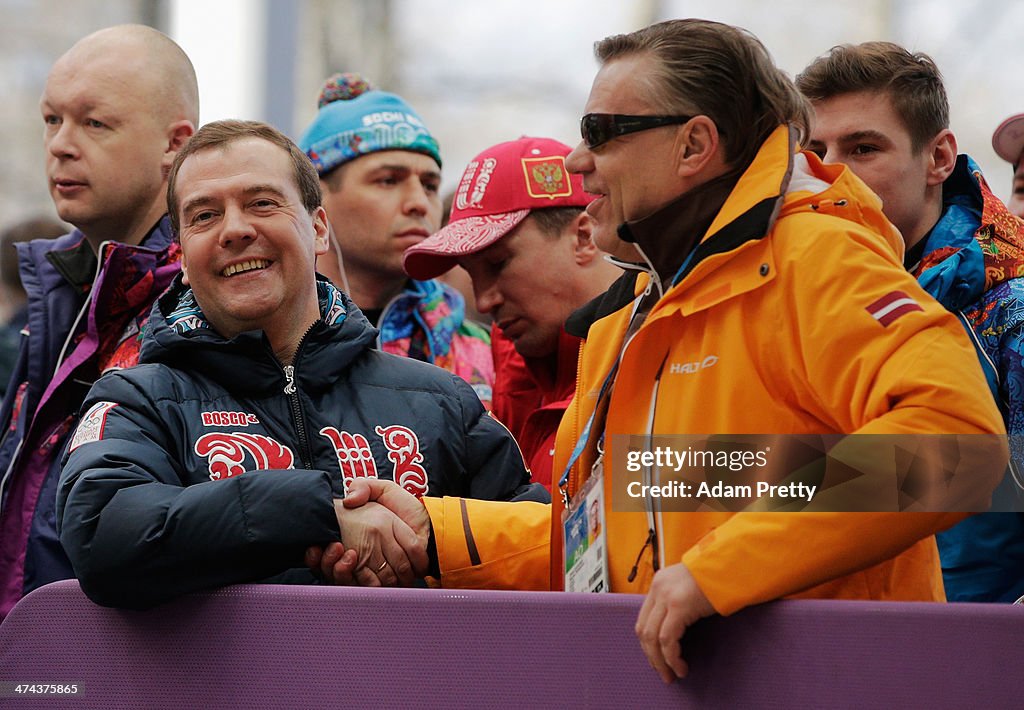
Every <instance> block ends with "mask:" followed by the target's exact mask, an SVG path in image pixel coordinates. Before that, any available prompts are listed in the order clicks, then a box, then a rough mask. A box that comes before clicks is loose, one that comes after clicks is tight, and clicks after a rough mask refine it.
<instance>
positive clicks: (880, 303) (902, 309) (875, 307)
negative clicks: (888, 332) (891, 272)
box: [865, 291, 924, 328]
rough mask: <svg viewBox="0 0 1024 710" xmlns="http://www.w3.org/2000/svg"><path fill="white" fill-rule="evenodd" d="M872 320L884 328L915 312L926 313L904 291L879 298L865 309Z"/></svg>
mask: <svg viewBox="0 0 1024 710" xmlns="http://www.w3.org/2000/svg"><path fill="white" fill-rule="evenodd" d="M865 310H866V311H867V312H868V313H869V314H870V315H871V317H872V318H874V319H875V320H876V321H878V322H879V323H881V324H882V327H883V328H888V327H889V325H890V324H891V323H892V322H893V321H895V320H896V319H897V318H900V317H901V316H905V315H906V314H908V313H913V312H914V311H921V312H924V309H923V308H921V304H919V303H918V302H917V301H915V300H914V299H913V298H911V297H910V296H908V295H907V294H905V293H904V292H903V291H892V292H890V293H887V294H886V295H884V296H882V297H881V298H879V299H878V300H877V301H875V302H874V303H872V304H871V305H870V306H868V307H867V308H866V309H865Z"/></svg>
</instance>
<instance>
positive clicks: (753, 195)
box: [310, 20, 1007, 682]
mask: <svg viewBox="0 0 1024 710" xmlns="http://www.w3.org/2000/svg"><path fill="white" fill-rule="evenodd" d="M596 54H597V57H598V59H599V61H600V63H601V68H600V70H599V72H598V74H597V77H596V78H595V80H594V84H593V87H592V89H591V92H590V97H589V99H588V101H587V106H586V109H585V111H586V115H585V116H584V117H583V120H582V122H581V132H582V136H583V142H582V143H581V144H580V145H579V146H577V148H576V149H575V150H574V151H573V152H572V154H571V155H570V156H569V157H568V159H567V161H566V164H567V167H568V168H569V170H570V171H572V172H576V173H580V174H581V175H582V176H583V184H584V188H585V189H586V190H587V191H588V192H591V193H594V194H596V195H597V199H596V200H594V202H592V203H591V204H590V206H589V207H588V209H587V213H588V214H589V215H590V216H591V217H592V218H593V219H594V222H595V228H594V232H593V234H594V239H595V242H596V243H597V245H598V246H599V247H601V248H602V249H603V250H604V251H606V252H609V253H612V254H615V255H619V256H621V257H622V258H624V259H632V260H636V259H637V255H639V257H640V259H641V260H642V268H643V270H644V271H645V272H646V274H644V275H641V278H640V279H639V281H638V284H637V289H636V293H635V294H629V297H628V298H626V299H624V303H622V306H621V308H620V309H618V310H616V311H615V312H613V313H611V314H610V315H608V316H606V317H603V318H600V319H598V320H596V321H595V322H594V323H593V324H592V325H591V326H590V329H589V332H588V335H587V340H586V342H585V343H584V345H583V348H582V352H581V357H580V366H579V378H578V383H577V387H576V395H575V398H574V400H573V403H572V405H570V407H569V409H568V411H567V412H566V415H565V417H564V418H563V420H562V424H561V427H560V428H559V433H558V440H557V444H556V452H555V469H554V470H555V472H556V474H558V473H559V472H564V474H563V475H562V476H561V481H560V488H561V492H562V494H563V495H562V496H559V495H557V494H556V495H555V502H554V503H553V505H552V506H550V508H549V507H548V506H543V505H540V504H533V503H523V504H512V505H510V504H502V503H494V502H486V501H467V500H461V499H454V498H442V499H436V498H434V499H432V498H424V499H422V505H421V504H420V503H418V502H416V501H415V500H414V499H412V498H411V497H403V495H402V492H401V491H398V490H395V489H394V488H391V487H388V486H387V485H386V484H385V483H382V482H370V483H368V484H366V485H360V486H359V487H358V488H357V489H356V490H354V491H353V492H352V493H353V495H351V496H350V498H349V499H346V503H345V504H346V505H357V504H358V503H360V502H361V501H363V500H366V499H373V500H377V501H378V502H382V503H383V504H384V505H386V506H387V507H390V508H392V510H395V511H396V512H398V513H399V515H400V516H401V517H403V519H405V520H406V521H407V522H408V523H409V524H410V526H411V527H412V528H413V529H414V530H416V531H417V532H418V535H419V540H420V542H421V544H422V545H424V546H429V547H430V549H431V557H432V559H433V566H432V569H431V570H430V572H431V573H432V574H433V575H434V576H435V577H437V578H439V580H440V582H441V584H443V585H444V586H446V587H506V588H509V587H511V588H521V589H522V588H529V589H547V588H554V589H558V588H562V586H563V584H564V583H567V584H566V586H568V588H570V589H579V588H581V582H580V581H579V578H578V576H576V577H574V575H573V572H574V570H575V569H576V565H577V564H580V563H581V561H582V562H586V560H587V558H588V555H590V557H594V556H595V555H591V554H590V553H591V552H594V553H596V556H597V557H598V562H597V563H596V564H594V565H593V566H592V568H591V569H593V570H594V573H593V575H590V576H588V577H585V578H584V580H583V585H582V586H583V588H591V589H596V588H602V589H605V590H610V591H613V592H635V593H645V594H646V595H647V596H646V599H645V601H644V604H643V607H642V609H641V612H640V616H639V618H638V620H637V627H636V630H637V635H638V636H639V638H640V642H641V645H642V647H643V649H644V652H645V653H646V654H647V657H648V660H649V661H650V663H651V665H652V666H653V667H654V668H655V669H656V670H657V671H658V672H659V674H660V675H661V676H662V678H663V679H664V680H665V681H666V682H669V681H671V680H672V679H674V678H676V677H681V676H683V675H685V674H686V672H687V665H686V663H685V661H684V660H683V657H682V650H681V644H680V639H681V637H682V636H683V634H684V632H685V631H686V629H687V628H688V627H689V626H690V625H691V624H692V623H693V622H695V621H696V620H698V619H700V618H701V617H704V616H709V615H711V614H714V613H719V614H731V613H733V612H735V611H737V610H739V609H742V608H744V607H746V606H749V605H752V604H758V603H761V602H765V601H769V600H773V599H779V598H782V597H789V598H794V597H799V598H833V599H835V598H840V599H891V600H910V599H916V600H941V599H942V598H943V592H942V581H941V576H940V573H939V566H938V555H937V552H936V548H935V541H934V537H933V534H934V533H935V532H936V531H937V530H941V529H943V528H945V527H948V526H949V525H952V524H953V523H955V522H956V521H958V520H959V519H961V518H962V517H963V513H962V512H956V511H966V510H976V509H980V507H984V505H985V503H984V502H982V503H980V504H979V503H977V502H976V501H975V502H972V503H971V504H970V506H966V505H965V504H963V503H962V502H957V501H950V500H948V499H945V498H943V499H941V500H939V501H938V502H933V503H930V504H927V505H923V506H922V505H910V506H909V507H910V508H912V509H915V510H922V511H931V512H919V513H902V512H882V511H898V510H901V509H902V508H903V507H905V506H903V504H902V503H900V502H899V501H897V500H896V495H897V494H903V493H905V491H904V490H902V489H900V488H899V487H898V486H893V487H892V490H891V491H890V492H891V493H893V501H894V502H893V503H892V505H889V506H888V507H887V506H886V505H873V504H871V502H870V500H869V501H868V503H867V504H864V507H858V506H857V505H853V506H847V507H845V508H844V507H842V497H841V496H839V497H838V498H837V497H836V496H832V495H825V496H824V500H826V501H830V504H828V505H825V506H822V505H817V506H816V507H814V508H813V510H815V511H816V512H800V513H778V512H742V513H738V512H734V511H737V510H741V509H743V508H745V507H746V506H745V504H744V505H739V506H730V505H729V504H728V501H724V502H723V500H722V498H721V497H719V498H716V497H715V496H714V495H711V496H703V497H702V498H701V499H700V501H698V503H700V504H699V505H695V506H691V507H687V506H686V505H683V503H684V502H685V501H684V500H683V499H682V497H680V498H678V499H676V500H668V499H666V498H664V497H661V496H658V494H657V492H663V491H664V490H665V485H664V483H665V481H666V480H667V479H666V475H667V473H669V472H670V469H671V468H672V466H671V465H665V464H661V465H658V464H653V463H651V462H650V461H647V462H646V463H643V462H642V461H641V463H640V465H639V468H641V469H643V470H642V473H641V475H642V477H643V478H639V477H638V475H637V474H636V473H633V464H634V463H636V461H635V460H634V458H633V456H634V454H644V453H646V454H653V453H654V451H653V449H654V448H655V446H654V443H655V439H653V438H652V437H659V438H660V439H659V440H664V439H661V438H662V437H670V436H671V437H676V438H673V439H668V441H669V442H670V443H671V444H680V443H681V442H683V441H689V440H692V439H686V438H685V437H687V436H689V437H693V436H694V435H706V434H726V435H730V436H731V437H733V438H735V437H737V436H751V435H765V434H768V435H775V439H774V440H775V441H778V442H781V443H782V444H783V445H785V444H786V443H787V441H788V442H790V443H791V442H792V439H789V440H787V439H786V438H785V437H787V436H789V435H796V436H799V437H833V438H836V439H841V440H842V441H841V442H840V444H839V445H837V446H836V448H835V449H833V450H832V452H835V451H837V450H840V449H845V448H846V447H847V446H849V447H851V448H852V449H853V450H854V452H856V450H857V449H858V447H859V448H868V449H870V448H871V447H865V446H864V442H872V441H874V442H881V443H878V446H880V447H881V449H879V451H882V452H886V451H888V452H889V453H892V454H899V455H900V456H902V457H903V458H899V457H897V456H891V455H890V456H889V458H888V463H887V462H886V459H885V456H884V455H878V456H875V458H874V459H873V460H871V461H869V462H868V465H867V466H866V467H865V469H864V470H866V471H867V472H868V473H874V471H873V469H875V468H877V469H883V468H884V467H885V466H892V465H893V461H901V460H906V459H909V460H911V461H913V462H914V466H911V467H909V468H908V469H907V470H906V471H904V473H899V472H898V471H897V472H896V475H898V476H899V482H905V481H906V479H905V478H904V476H905V475H907V474H908V472H912V471H916V470H918V467H917V463H919V462H922V461H923V460H925V459H927V458H929V457H930V458H931V459H933V460H937V461H938V463H939V464H940V468H941V469H943V470H945V471H948V472H952V473H953V474H954V475H953V476H952V477H951V478H949V479H948V480H950V481H953V482H954V483H955V482H956V481H957V480H960V482H961V483H962V479H963V478H964V477H965V476H966V478H967V479H968V480H969V482H970V486H969V488H970V489H971V490H972V491H974V492H978V491H981V492H982V493H981V497H982V498H984V497H985V496H987V495H988V493H989V492H991V490H992V489H993V488H994V487H995V485H996V483H997V482H998V480H999V478H1000V476H1001V475H1002V471H1003V469H1004V467H1005V465H1006V460H1007V452H1006V444H1005V438H1004V437H1002V435H1003V434H1005V430H1004V429H1003V426H1002V423H1001V421H1000V415H999V412H998V410H997V408H996V406H995V404H994V403H993V402H992V400H991V397H989V396H988V395H987V393H986V392H985V387H984V376H983V374H982V372H981V370H980V367H979V366H978V363H977V359H976V357H975V355H974V352H973V349H972V347H971V345H970V343H969V341H968V340H967V337H966V335H965V334H964V332H963V329H962V328H961V327H960V326H959V324H958V323H957V321H956V319H955V318H954V317H952V316H951V315H950V314H949V313H947V312H946V311H945V309H943V308H942V307H941V306H940V305H939V304H938V303H936V302H935V301H934V300H932V299H931V298H929V297H928V296H927V294H926V293H925V292H924V291H923V290H922V289H921V288H920V286H918V284H917V283H916V281H915V280H914V279H913V277H912V276H910V274H908V273H906V271H904V270H903V269H902V267H901V258H902V243H901V241H900V237H899V233H898V232H897V231H896V230H895V229H894V228H893V227H892V225H891V224H890V223H889V222H888V221H887V220H886V219H885V218H884V216H883V215H882V212H881V204H880V202H879V200H878V199H877V198H876V197H875V196H874V195H873V194H872V193H871V192H870V191H869V190H868V189H867V188H866V187H865V186H864V184H863V183H862V182H861V181H860V180H859V179H857V178H856V177H855V176H854V175H853V174H852V173H850V172H849V171H848V170H847V169H845V168H843V167H841V166H825V165H822V163H821V161H820V160H818V159H817V157H816V156H814V155H812V154H807V153H802V152H800V151H799V150H798V149H797V148H796V144H797V142H798V141H800V140H802V139H803V138H804V137H805V136H806V135H807V126H808V122H809V120H808V119H809V106H808V104H807V103H806V102H805V101H804V100H803V99H802V97H801V96H800V94H799V93H798V92H797V90H796V88H795V87H794V86H793V84H792V82H791V81H790V80H789V79H788V78H787V77H786V76H785V75H784V74H783V73H782V72H781V71H779V70H778V69H777V68H776V67H775V66H774V64H773V63H772V61H771V58H770V56H769V55H768V53H767V51H766V50H765V49H764V47H763V46H762V45H761V44H760V42H758V41H757V40H756V38H754V37H753V36H751V35H750V34H749V33H747V32H745V31H743V30H740V29H737V28H734V27H730V26H728V25H723V24H719V23H715V22H708V21H704V20H673V21H669V22H663V23H659V24H656V25H653V26H651V27H648V28H645V29H643V30H640V31H637V32H633V33H630V34H627V35H618V36H614V37H609V38H607V39H605V40H603V41H601V42H598V43H597V45H596ZM851 434H856V435H857V436H849V435H851ZM894 434H903V435H937V434H938V435H947V436H945V437H942V441H943V442H945V443H946V444H950V443H957V444H958V445H965V446H963V447H961V449H960V450H955V449H954V448H953V447H951V446H941V447H940V446H932V447H926V448H927V450H922V451H923V452H922V453H920V454H919V455H918V456H917V457H915V456H909V457H908V456H906V455H905V453H906V452H905V451H896V450H894V449H893V448H892V447H891V444H886V443H885V442H886V440H885V439H884V438H880V437H879V436H878V435H885V436H888V437H890V439H889V441H891V435H894ZM949 435H958V436H957V437H956V438H954V437H951V436H949ZM963 435H982V436H975V437H973V438H970V437H967V436H963ZM986 437H987V438H986ZM979 438H982V439H985V441H983V442H982V443H984V444H987V450H985V449H986V447H985V446H978V447H977V448H980V449H982V452H981V454H980V455H978V456H976V457H974V458H972V459H971V460H970V462H969V463H970V466H968V467H966V468H963V467H960V468H958V463H957V462H958V460H959V457H960V455H961V453H962V452H963V451H964V450H966V448H965V447H966V446H969V445H972V442H973V443H974V444H976V443H977V442H976V439H979ZM637 442H639V446H640V447H641V448H642V447H643V446H648V447H649V450H648V451H646V452H645V451H641V450H636V448H635V447H636V446H637V445H638V444H637ZM709 445H710V444H709ZM767 448H768V447H765V449H763V450H767ZM676 453H682V451H681V450H680V449H678V448H677V450H676ZM698 453H700V452H698ZM719 453H723V452H719ZM732 453H737V452H735V451H734V452H732ZM747 453H751V455H753V452H747ZM832 455H833V454H832V453H830V454H829V456H830V457H831V456H832ZM840 468H841V467H840ZM837 470H839V469H829V468H827V469H826V471H825V476H826V478H825V479H819V481H818V483H819V484H821V485H824V484H826V483H829V479H828V476H830V475H831V474H833V473H835V472H837ZM965 470H966V471H969V473H967V474H963V475H960V474H961V473H962V472H963V471H965ZM848 472H849V470H848ZM863 478H864V479H865V480H868V479H870V476H864V477H863ZM851 480H852V481H853V482H857V477H851ZM668 482H669V483H673V482H674V483H677V484H678V481H668ZM802 483H803V481H801V484H802ZM794 485H795V483H794ZM633 487H638V490H639V491H640V492H639V494H638V498H637V499H635V500H632V501H630V500H628V499H626V500H625V503H624V502H623V501H624V499H623V497H622V495H623V494H622V490H623V489H624V488H629V489H630V490H632V489H633ZM845 488H846V487H845V486H837V487H834V488H832V489H830V490H829V491H827V492H826V493H829V494H831V493H833V492H835V491H839V492H840V493H842V491H843V490H844V489H845ZM876 493H877V491H876ZM924 493H928V491H924ZM820 494H821V492H820V491H819V495H820ZM595 495H600V496H603V503H602V504H601V505H599V506H598V508H597V509H598V510H599V511H600V513H601V515H602V520H600V521H599V522H600V525H599V526H597V527H599V528H600V530H601V531H603V537H601V534H602V533H596V534H597V536H598V537H597V538H596V539H595V540H590V536H589V535H587V534H586V531H587V530H588V527H589V526H587V525H574V523H573V521H574V520H579V519H577V518H576V517H575V516H576V515H577V514H578V512H579V511H581V510H587V511H589V510H592V509H593V508H592V506H591V504H590V502H589V501H590V499H591V496H595ZM630 495H632V494H630ZM662 495H664V493H662ZM810 495H811V497H813V496H814V495H815V494H814V492H812V493H811V494H810ZM925 499H926V498H922V499H921V500H925ZM691 502H692V501H691ZM877 502H879V501H876V503H877ZM723 503H724V504H723ZM801 505H802V504H801ZM858 505H860V504H858ZM975 505H977V506H979V507H973V506H975ZM566 507H567V508H569V510H570V511H571V512H570V514H569V515H568V517H567V518H566V523H567V524H566V525H563V522H562V521H563V510H564V509H565V508H566ZM808 507H809V508H810V506H808ZM850 509H854V510H861V511H873V512H862V513H860V514H856V515H854V514H849V513H844V512H834V511H838V510H850ZM685 510H699V511H700V512H683V511H685ZM829 511H833V512H829ZM941 511H947V512H941ZM560 538H561V540H560ZM584 541H585V542H586V544H584ZM563 549H565V550H567V553H566V554H565V555H564V558H566V559H565V561H564V562H563ZM328 553H330V554H327V553H325V555H324V557H325V558H326V559H327V562H328V563H329V562H330V561H331V560H332V559H334V558H333V555H335V554H337V553H336V552H334V551H331V550H328ZM310 561H311V562H315V561H316V560H312V559H311V560H310ZM591 561H593V560H591ZM567 566H568V568H569V569H568V570H567ZM321 568H322V571H324V572H325V573H326V576H327V577H328V578H334V579H336V580H337V581H344V576H345V574H344V573H345V570H344V569H341V570H334V569H331V568H330V564H326V565H321ZM336 572H340V575H336V574H335V573H336ZM591 580H594V581H593V582H591Z"/></svg>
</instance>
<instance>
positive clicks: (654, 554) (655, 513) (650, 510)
mask: <svg viewBox="0 0 1024 710" xmlns="http://www.w3.org/2000/svg"><path fill="white" fill-rule="evenodd" d="M667 360H668V353H666V354H665V359H664V360H662V362H661V366H660V367H659V368H658V374H657V376H656V377H655V378H654V389H653V390H651V404H650V407H649V408H648V414H647V440H648V442H651V440H652V438H653V437H654V415H655V413H656V411H657V408H658V390H659V389H660V387H661V373H662V372H664V369H665V362H666V361H667ZM644 483H646V484H648V485H652V486H653V485H656V483H661V481H660V480H658V481H657V482H655V481H654V476H653V474H652V472H651V467H650V466H648V467H646V468H645V469H644ZM647 490H650V488H648V489H647ZM644 507H645V508H646V509H647V530H648V532H647V542H645V543H644V547H646V546H647V544H648V543H650V545H651V565H652V566H653V567H654V571H655V572H657V571H658V570H659V569H661V560H663V559H664V558H665V550H664V536H662V535H659V530H660V529H661V528H662V519H661V499H660V498H659V499H654V498H653V497H649V498H648V499H647V505H646V506H644ZM641 554H643V551H642V550H641Z"/></svg>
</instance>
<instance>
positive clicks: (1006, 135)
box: [992, 113, 1024, 217]
mask: <svg viewBox="0 0 1024 710" xmlns="http://www.w3.org/2000/svg"><path fill="white" fill-rule="evenodd" d="M992 148H993V150H995V152H996V155H998V156H999V157H1000V158H1002V159H1003V160H1005V161H1006V162H1007V163H1009V164H1010V165H1012V166H1013V188H1012V190H1011V192H1010V199H1009V200H1007V201H1006V206H1007V207H1008V208H1009V210H1010V212H1012V213H1013V214H1015V215H1017V216H1018V217H1024V161H1021V156H1022V155H1024V113H1018V114H1014V115H1013V116H1010V117H1009V118H1008V119H1006V120H1005V121H1003V122H1002V123H1000V124H999V127H998V128H996V130H995V133H993V134H992Z"/></svg>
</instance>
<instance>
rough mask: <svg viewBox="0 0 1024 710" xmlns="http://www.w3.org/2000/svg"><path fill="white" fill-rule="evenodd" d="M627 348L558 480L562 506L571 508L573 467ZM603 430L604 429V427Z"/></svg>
mask: <svg viewBox="0 0 1024 710" xmlns="http://www.w3.org/2000/svg"><path fill="white" fill-rule="evenodd" d="M625 350H626V348H625V347H623V348H622V351H620V352H619V357H618V359H617V360H616V361H615V365H613V366H612V369H611V371H610V372H609V373H608V376H607V377H605V378H604V382H603V383H602V384H601V391H600V392H598V394H597V403H596V404H595V405H594V411H593V412H591V413H590V418H589V419H587V423H586V424H585V425H584V426H583V433H581V434H580V438H579V439H577V440H576V445H575V446H574V447H573V449H572V455H570V456H569V462H568V463H567V464H565V471H563V472H562V477H561V478H560V479H558V489H559V490H560V491H561V493H562V504H563V505H564V506H565V507H566V508H568V507H569V488H568V486H569V472H570V471H572V467H573V465H574V464H575V463H576V461H578V460H579V458H580V456H581V455H582V454H583V452H584V451H585V450H586V448H587V444H588V443H589V442H590V433H591V431H592V430H593V428H594V419H596V418H597V413H598V412H599V411H601V403H602V402H603V401H604V397H605V395H606V394H608V392H609V391H610V390H611V386H612V384H613V383H614V382H615V375H616V374H617V373H618V371H619V363H620V362H622V354H623V352H625ZM602 428H603V427H602ZM601 439H602V440H603V439H604V432H603V431H602V432H601Z"/></svg>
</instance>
